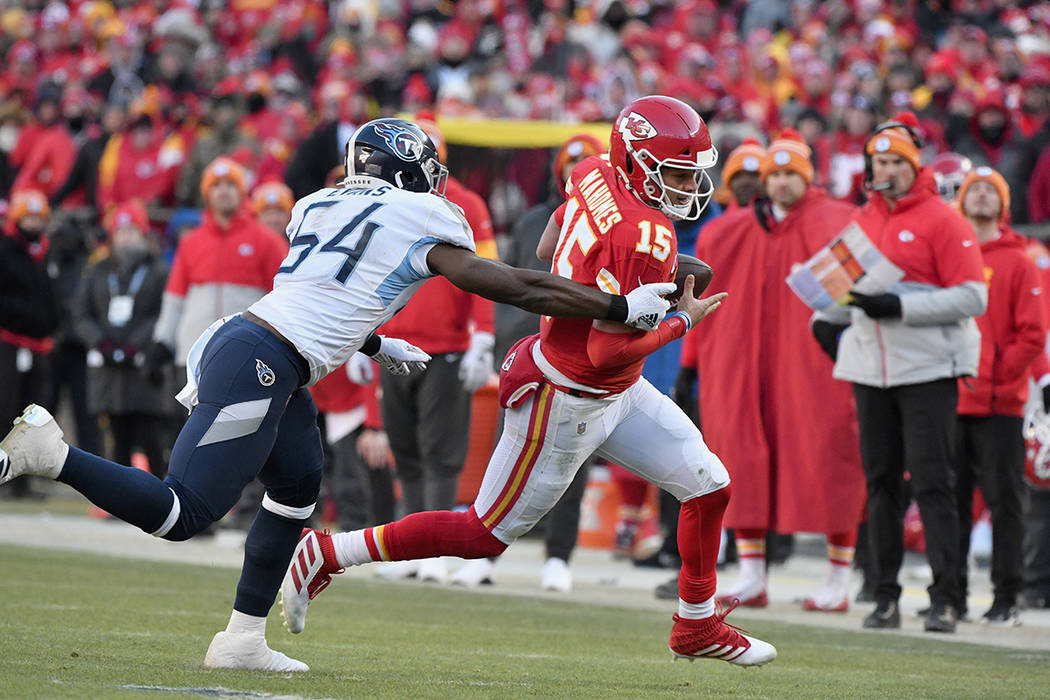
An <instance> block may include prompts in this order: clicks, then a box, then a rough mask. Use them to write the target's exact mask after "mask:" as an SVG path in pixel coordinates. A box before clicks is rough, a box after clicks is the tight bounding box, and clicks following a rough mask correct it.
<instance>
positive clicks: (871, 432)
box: [815, 112, 988, 632]
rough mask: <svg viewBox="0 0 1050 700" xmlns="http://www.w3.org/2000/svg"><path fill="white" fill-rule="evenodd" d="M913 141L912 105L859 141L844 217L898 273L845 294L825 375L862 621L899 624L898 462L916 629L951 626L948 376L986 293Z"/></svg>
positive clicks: (968, 368) (955, 586) (975, 253)
mask: <svg viewBox="0 0 1050 700" xmlns="http://www.w3.org/2000/svg"><path fill="white" fill-rule="evenodd" d="M920 146H921V139H920V137H919V135H918V130H917V121H916V119H915V116H914V115H913V114H911V113H910V112H905V113H903V114H901V115H898V117H897V118H895V119H894V120H893V121H890V122H886V123H884V124H880V125H879V126H878V127H876V129H875V131H874V132H873V133H872V135H871V136H870V137H869V138H868V141H867V143H866V144H865V148H864V152H865V159H866V161H867V169H866V170H867V172H866V183H865V185H866V187H867V189H868V190H869V195H870V199H869V201H868V203H867V204H865V205H864V206H863V207H862V208H861V209H860V210H859V211H858V212H857V213H856V214H855V215H854V217H853V220H854V221H855V222H856V223H857V224H859V225H860V226H861V228H863V229H864V231H865V233H867V235H868V237H869V238H870V239H871V241H872V243H874V244H875V246H876V247H878V249H879V250H880V251H881V252H882V254H883V255H885V256H886V257H887V258H888V259H889V260H890V261H891V262H893V263H894V264H895V265H897V267H899V268H901V269H902V270H903V271H904V277H903V279H902V280H901V281H900V282H898V283H897V284H895V285H894V286H893V287H892V288H891V289H889V290H888V291H887V292H886V293H883V294H876V295H865V294H860V293H856V292H855V293H853V295H852V300H851V301H850V302H849V303H850V305H851V306H852V307H853V309H852V311H851V312H850V313H849V315H848V317H845V318H843V316H845V313H844V312H845V310H843V313H841V314H840V318H839V320H845V321H848V322H849V325H848V327H847V328H846V329H845V330H844V331H843V332H842V334H841V340H840V342H839V346H838V355H837V359H836V362H835V369H834V376H835V377H836V378H837V379H842V380H845V381H849V382H852V383H853V390H854V395H855V396H856V399H857V417H858V420H859V422H860V449H861V459H862V461H863V463H864V471H865V476H866V479H867V484H868V535H869V544H870V547H871V553H872V556H873V557H874V559H875V564H876V566H877V569H878V571H877V579H876V585H875V600H876V603H877V606H876V608H875V611H874V612H873V613H872V614H871V615H869V616H868V617H867V618H865V620H864V626H865V627H870V628H896V627H899V626H900V611H899V609H898V605H897V603H898V600H899V598H900V594H901V587H900V584H899V583H898V582H897V575H898V573H899V571H900V567H901V561H902V559H903V555H904V542H903V522H904V512H905V510H906V509H907V507H908V490H907V488H906V485H905V481H904V472H905V470H907V471H908V472H909V473H910V475H911V482H910V484H911V493H912V495H913V496H914V498H915V500H916V501H917V502H918V505H919V511H920V513H921V515H922V523H923V527H924V529H925V533H926V554H927V557H928V559H929V563H930V568H931V569H932V570H933V583H932V584H931V585H930V586H929V588H928V589H927V590H928V591H929V594H930V602H931V608H930V610H929V612H928V613H927V614H926V621H925V629H926V631H930V632H954V631H955V623H956V621H957V619H958V614H959V611H960V610H961V609H962V608H963V605H964V603H965V601H964V600H963V599H962V591H961V587H960V581H959V578H958V564H959V562H958V558H959V556H960V553H959V545H958V540H959V537H958V521H957V516H956V515H955V493H954V483H955V474H954V468H953V450H954V431H955V413H956V405H957V403H958V394H959V392H958V387H957V383H956V382H957V378H958V377H965V376H974V375H976V373H977V361H978V356H979V354H980V334H979V333H978V331H977V324H976V322H975V321H974V317H975V316H979V315H981V314H982V313H984V310H985V307H986V306H987V303H988V291H987V288H986V286H985V283H984V277H983V269H982V265H981V253H980V248H979V246H978V245H977V240H976V238H975V236H974V233H973V229H971V228H970V227H969V226H968V225H967V223H966V221H965V219H963V218H962V216H961V215H959V214H958V213H957V212H956V211H955V210H954V209H952V208H951V207H949V206H948V205H947V204H945V203H944V202H942V201H941V199H940V197H939V196H938V194H937V187H936V183H935V182H934V178H933V174H932V172H930V170H929V169H928V168H923V167H920V166H919V148H920ZM815 323H820V320H818V321H816V322H815Z"/></svg>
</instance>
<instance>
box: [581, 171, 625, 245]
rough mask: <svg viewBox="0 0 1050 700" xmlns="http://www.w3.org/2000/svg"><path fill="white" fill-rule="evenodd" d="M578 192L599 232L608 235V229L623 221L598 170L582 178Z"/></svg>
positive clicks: (614, 200)
mask: <svg viewBox="0 0 1050 700" xmlns="http://www.w3.org/2000/svg"><path fill="white" fill-rule="evenodd" d="M579 192H580V195H581V196H583V201H584V203H585V204H586V205H587V211H589V212H590V213H591V218H592V219H594V223H595V224H596V225H597V226H598V230H599V231H600V232H602V233H608V231H609V229H610V228H612V227H613V226H615V225H616V224H617V223H619V222H620V221H623V215H622V214H620V210H619V209H618V208H617V207H616V199H615V198H614V197H613V194H612V192H610V191H609V186H608V185H607V184H605V179H604V178H603V177H602V173H601V171H600V170H592V171H591V172H589V173H587V175H585V176H584V178H583V180H581V181H580V186H579Z"/></svg>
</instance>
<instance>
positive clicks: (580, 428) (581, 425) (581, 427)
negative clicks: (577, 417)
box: [576, 422, 587, 435]
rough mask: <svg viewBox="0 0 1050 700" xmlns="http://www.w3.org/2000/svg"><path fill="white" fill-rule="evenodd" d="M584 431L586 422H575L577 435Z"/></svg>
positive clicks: (585, 430)
mask: <svg viewBox="0 0 1050 700" xmlns="http://www.w3.org/2000/svg"><path fill="white" fill-rule="evenodd" d="M585 432H587V423H586V422H580V423H577V424H576V434H577V435H583V434H584V433H585Z"/></svg>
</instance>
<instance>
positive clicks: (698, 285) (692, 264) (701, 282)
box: [664, 253, 714, 309]
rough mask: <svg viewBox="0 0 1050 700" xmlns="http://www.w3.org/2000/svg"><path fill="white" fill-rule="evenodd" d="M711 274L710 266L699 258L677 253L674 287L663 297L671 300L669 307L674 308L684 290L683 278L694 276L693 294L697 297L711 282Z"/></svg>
mask: <svg viewBox="0 0 1050 700" xmlns="http://www.w3.org/2000/svg"><path fill="white" fill-rule="evenodd" d="M713 274H714V273H713V272H712V271H711V266H710V265H708V264H707V263H705V262H704V261H703V260H701V259H700V258H694V257H693V256H692V255H686V254H685V253H679V254H678V270H677V271H676V272H675V275H674V283H675V285H676V288H675V290H674V292H673V293H672V294H668V295H667V296H666V297H664V298H665V299H667V300H668V301H669V302H671V308H672V309H674V308H675V306H677V304H678V299H679V298H680V297H681V296H682V292H683V291H685V278H686V277H688V276H689V275H692V276H693V278H694V282H693V296H694V297H696V298H698V299H699V298H700V295H701V294H703V293H704V290H705V289H707V285H709V284H711V277H712V275H713Z"/></svg>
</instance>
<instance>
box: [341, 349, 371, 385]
mask: <svg viewBox="0 0 1050 700" xmlns="http://www.w3.org/2000/svg"><path fill="white" fill-rule="evenodd" d="M374 367H375V365H373V364H372V358H371V357H369V356H368V355H366V354H364V353H363V352H355V353H354V354H353V355H351V356H350V359H349V360H347V361H346V376H347V377H348V378H349V379H350V381H352V382H353V383H354V384H371V383H372V378H373V377H374V376H375V369H374Z"/></svg>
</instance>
